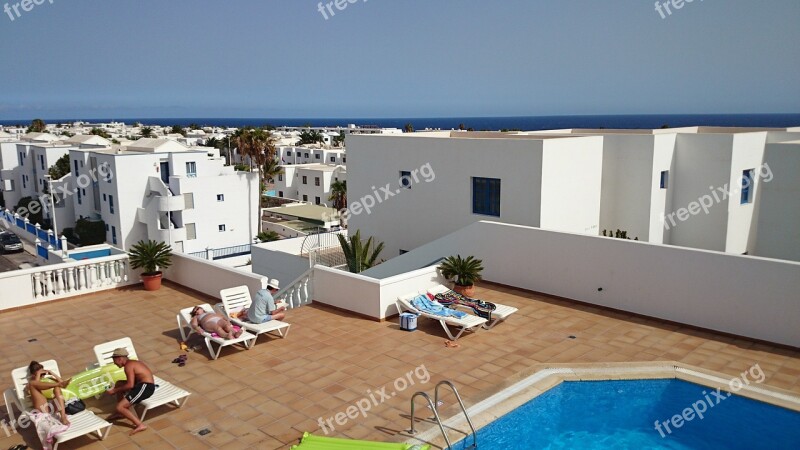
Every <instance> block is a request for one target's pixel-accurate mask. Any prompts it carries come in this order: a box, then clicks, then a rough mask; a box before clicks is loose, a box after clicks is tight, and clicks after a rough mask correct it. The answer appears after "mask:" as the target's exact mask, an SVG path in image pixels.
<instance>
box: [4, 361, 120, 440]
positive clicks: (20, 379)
mask: <svg viewBox="0 0 800 450" xmlns="http://www.w3.org/2000/svg"><path fill="white" fill-rule="evenodd" d="M41 364H42V366H44V368H45V369H47V370H49V371H51V372H53V373H55V374H56V375H58V376H61V372H60V371H59V370H58V363H56V362H55V361H54V360H52V359H51V360H49V361H44V362H42V363H41ZM11 378H13V380H14V387H13V388H10V389H7V390H6V391H5V393H4V394H3V397H4V399H5V402H6V409H7V410H8V417H9V418H10V419H11V421H12V422H15V421H16V416H15V415H14V408H13V405H16V407H17V408H18V409H19V410H20V412H21V413H22V414H27V413H28V411H30V410H31V409H32V407H33V406H32V405H31V401H30V395H29V393H28V389H27V386H28V367H27V366H25V367H19V368H17V369H14V370H12V371H11ZM69 421H70V423H71V425H70V427H69V429H68V430H67V431H65V432H63V433H61V434H59V435H58V436H56V437H55V443H54V445H53V450H56V449H57V448H58V444H60V443H62V442H66V441H69V440H71V439H75V438H77V437H81V436H84V435H87V434H92V433H93V434H96V435H97V437H98V438H100V440H103V439H105V438H106V436H108V432H109V431H110V430H111V424H110V423H109V422H106V421H105V420H103V419H101V418H99V417H97V416H96V415H95V414H94V413H93V412H91V411H89V410H83V411H81V412H79V413H77V414H73V415H71V416H69ZM31 426H32V425H31ZM104 430H105V431H104Z"/></svg>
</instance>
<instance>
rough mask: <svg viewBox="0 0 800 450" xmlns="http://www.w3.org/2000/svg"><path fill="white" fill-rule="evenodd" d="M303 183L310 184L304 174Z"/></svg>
mask: <svg viewBox="0 0 800 450" xmlns="http://www.w3.org/2000/svg"><path fill="white" fill-rule="evenodd" d="M303 184H308V177H306V176H305V175H303Z"/></svg>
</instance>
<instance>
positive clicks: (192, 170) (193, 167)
mask: <svg viewBox="0 0 800 450" xmlns="http://www.w3.org/2000/svg"><path fill="white" fill-rule="evenodd" d="M186 176H187V177H189V178H195V177H197V163H194V162H187V163H186Z"/></svg>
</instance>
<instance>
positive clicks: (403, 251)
mask: <svg viewBox="0 0 800 450" xmlns="http://www.w3.org/2000/svg"><path fill="white" fill-rule="evenodd" d="M406 253H408V250H403V249H402V248H401V249H400V254H401V255H405V254H406Z"/></svg>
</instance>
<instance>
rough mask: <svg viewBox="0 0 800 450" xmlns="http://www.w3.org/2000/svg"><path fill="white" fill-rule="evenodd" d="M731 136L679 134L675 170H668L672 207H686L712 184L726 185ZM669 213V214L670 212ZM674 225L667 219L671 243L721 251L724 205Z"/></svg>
mask: <svg viewBox="0 0 800 450" xmlns="http://www.w3.org/2000/svg"><path fill="white" fill-rule="evenodd" d="M732 145H733V136H732V135H730V134H679V135H678V137H677V151H676V156H675V170H674V174H672V173H671V175H672V179H673V180H674V183H673V184H672V186H673V187H674V190H673V192H672V202H673V203H672V208H673V211H671V212H676V211H679V210H681V209H686V208H688V207H689V205H690V204H691V203H693V202H697V200H698V198H700V197H701V196H703V195H706V194H709V193H710V192H712V189H709V187H713V188H714V189H716V188H717V187H720V188H721V187H723V186H726V185H729V183H730V178H731V153H732ZM671 212H670V213H671ZM675 217H676V219H675V222H676V225H675V226H672V223H671V222H670V223H669V225H670V241H669V242H668V243H669V244H671V245H680V246H685V247H692V248H702V249H706V250H717V251H724V250H725V243H726V234H727V226H728V205H727V203H720V204H716V205H714V206H712V207H711V208H710V209H709V212H708V214H705V213H703V212H701V213H700V214H696V215H692V216H687V215H685V214H684V217H688V218H687V219H686V220H684V221H680V220H678V218H677V215H676V216H675Z"/></svg>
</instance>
